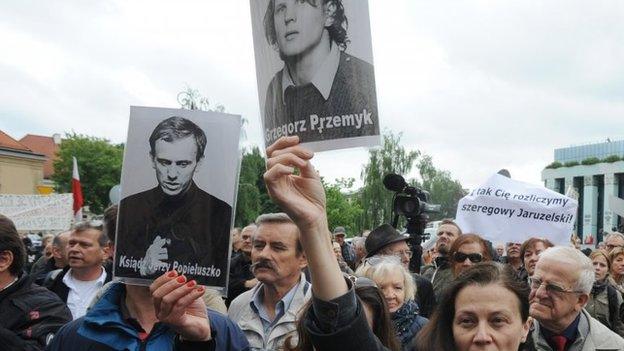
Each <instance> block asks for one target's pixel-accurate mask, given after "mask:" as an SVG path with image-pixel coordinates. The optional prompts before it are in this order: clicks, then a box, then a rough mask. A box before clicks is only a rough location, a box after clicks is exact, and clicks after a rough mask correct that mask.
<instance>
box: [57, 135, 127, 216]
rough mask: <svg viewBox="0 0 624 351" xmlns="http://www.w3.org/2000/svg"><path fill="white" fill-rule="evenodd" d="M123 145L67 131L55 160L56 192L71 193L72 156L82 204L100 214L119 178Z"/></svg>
mask: <svg viewBox="0 0 624 351" xmlns="http://www.w3.org/2000/svg"><path fill="white" fill-rule="evenodd" d="M123 148H124V146H123V144H111V143H110V142H109V141H108V140H107V139H101V138H96V137H91V136H86V135H82V134H76V133H74V132H72V133H66V134H65V138H64V139H63V141H62V143H61V146H60V148H59V151H58V158H57V159H56V161H54V175H53V176H52V180H54V182H55V183H56V191H57V192H60V193H66V192H71V179H72V170H73V162H72V156H75V157H76V159H77V160H78V172H79V174H80V183H81V185H82V194H83V196H84V201H85V205H88V206H89V208H90V210H91V212H93V213H102V211H103V210H104V208H106V207H107V206H108V204H109V198H108V192H109V191H110V189H111V188H112V187H113V186H114V185H116V184H119V182H120V179H121V163H122V160H123Z"/></svg>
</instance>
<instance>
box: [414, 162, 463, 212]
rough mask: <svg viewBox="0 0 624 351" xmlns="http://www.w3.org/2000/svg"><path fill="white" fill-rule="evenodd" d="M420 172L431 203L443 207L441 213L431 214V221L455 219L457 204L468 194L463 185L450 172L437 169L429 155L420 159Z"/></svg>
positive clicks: (423, 186)
mask: <svg viewBox="0 0 624 351" xmlns="http://www.w3.org/2000/svg"><path fill="white" fill-rule="evenodd" d="M418 170H419V172H420V176H421V178H422V188H423V190H426V191H428V192H429V195H430V197H429V203H432V204H439V205H441V209H440V212H439V213H432V214H430V215H429V219H430V220H432V221H435V220H440V219H442V218H453V217H455V213H456V212H457V202H458V201H459V200H460V199H461V198H462V197H464V196H466V194H467V191H466V190H465V189H464V188H463V187H462V185H461V183H460V182H459V181H458V180H454V179H452V178H451V174H450V173H449V172H448V171H443V170H439V169H437V168H435V166H434V165H433V159H432V158H431V156H429V155H423V156H422V157H421V158H420V161H419V162H418Z"/></svg>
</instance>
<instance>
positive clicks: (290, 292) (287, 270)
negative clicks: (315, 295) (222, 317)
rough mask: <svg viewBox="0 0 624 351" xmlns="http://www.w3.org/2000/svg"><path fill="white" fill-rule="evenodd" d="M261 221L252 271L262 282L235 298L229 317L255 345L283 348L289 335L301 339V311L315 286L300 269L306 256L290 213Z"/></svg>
mask: <svg viewBox="0 0 624 351" xmlns="http://www.w3.org/2000/svg"><path fill="white" fill-rule="evenodd" d="M256 225H257V226H258V228H257V229H256V231H255V234H254V236H253V241H252V243H253V244H252V248H251V262H252V264H251V270H252V272H253V274H254V276H255V277H256V279H258V281H259V283H258V284H256V285H255V286H254V287H253V288H252V289H251V290H249V291H246V292H244V293H242V294H241V295H239V296H238V297H237V298H236V299H234V301H232V303H231V305H230V309H229V311H228V316H229V317H230V318H231V319H232V320H233V321H235V322H236V323H238V326H239V327H240V328H241V329H242V330H243V332H244V333H245V336H246V337H247V341H249V345H250V346H251V349H253V350H256V349H260V350H278V349H281V348H282V347H283V346H284V341H285V340H286V338H287V337H288V336H289V335H293V340H292V341H293V342H294V343H295V344H296V342H297V339H298V337H297V334H296V328H297V317H298V316H297V313H298V311H299V310H300V309H301V308H302V307H303V305H304V304H305V303H306V301H308V299H309V298H310V296H311V292H312V289H310V283H308V281H307V280H306V278H305V275H304V274H303V273H302V272H301V270H302V269H303V268H304V267H306V266H307V261H306V256H305V254H304V252H303V247H302V246H301V242H300V241H299V229H298V228H297V225H296V224H295V223H294V222H293V221H292V220H291V219H290V217H288V215H287V214H285V213H270V214H263V215H261V216H259V217H258V219H256Z"/></svg>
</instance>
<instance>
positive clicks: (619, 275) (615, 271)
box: [609, 247, 624, 293]
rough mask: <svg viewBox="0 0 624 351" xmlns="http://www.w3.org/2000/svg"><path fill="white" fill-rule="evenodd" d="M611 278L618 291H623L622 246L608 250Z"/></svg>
mask: <svg viewBox="0 0 624 351" xmlns="http://www.w3.org/2000/svg"><path fill="white" fill-rule="evenodd" d="M609 261H610V262H611V269H610V272H611V280H612V283H613V286H615V288H616V289H618V291H619V292H620V293H624V248H622V247H616V248H614V249H613V250H611V252H609Z"/></svg>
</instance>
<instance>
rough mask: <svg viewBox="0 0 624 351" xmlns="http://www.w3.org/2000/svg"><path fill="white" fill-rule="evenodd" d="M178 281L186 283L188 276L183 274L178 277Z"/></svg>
mask: <svg viewBox="0 0 624 351" xmlns="http://www.w3.org/2000/svg"><path fill="white" fill-rule="evenodd" d="M176 280H177V281H178V283H184V282H185V281H186V277H185V276H183V275H181V276H179V277H178V279H176Z"/></svg>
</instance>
